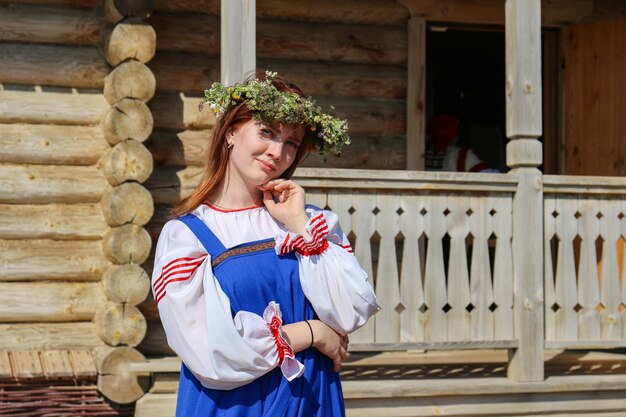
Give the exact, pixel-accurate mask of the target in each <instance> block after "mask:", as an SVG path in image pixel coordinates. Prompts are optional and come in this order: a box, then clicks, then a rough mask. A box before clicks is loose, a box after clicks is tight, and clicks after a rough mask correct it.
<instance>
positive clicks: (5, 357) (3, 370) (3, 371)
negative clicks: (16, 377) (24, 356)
mask: <svg viewBox="0 0 626 417" xmlns="http://www.w3.org/2000/svg"><path fill="white" fill-rule="evenodd" d="M9 378H13V370H12V368H11V358H9V352H7V351H0V379H9Z"/></svg>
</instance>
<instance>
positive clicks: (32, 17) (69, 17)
mask: <svg viewBox="0 0 626 417" xmlns="http://www.w3.org/2000/svg"><path fill="white" fill-rule="evenodd" d="M0 28H2V31H0V41H9V42H14V41H17V42H39V43H55V44H63V45H94V46H99V45H100V43H101V42H102V37H103V32H104V20H102V18H101V15H100V11H99V10H97V9H73V8H62V7H45V6H30V5H17V4H10V5H6V6H3V7H2V13H0Z"/></svg>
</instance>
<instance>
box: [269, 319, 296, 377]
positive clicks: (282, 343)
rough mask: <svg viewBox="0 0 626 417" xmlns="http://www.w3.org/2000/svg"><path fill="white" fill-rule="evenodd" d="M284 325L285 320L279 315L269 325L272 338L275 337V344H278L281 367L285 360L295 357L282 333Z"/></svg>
mask: <svg viewBox="0 0 626 417" xmlns="http://www.w3.org/2000/svg"><path fill="white" fill-rule="evenodd" d="M282 324H283V320H282V319H281V318H280V317H279V316H278V315H276V316H274V317H272V321H271V322H270V323H268V326H269V328H270V331H271V332H272V336H273V337H274V342H275V343H276V350H277V351H278V364H279V365H282V364H283V362H284V361H285V358H293V357H295V355H294V353H293V349H292V348H291V346H289V343H287V341H286V340H285V338H284V337H283V335H282V333H281V331H280V327H281V326H282Z"/></svg>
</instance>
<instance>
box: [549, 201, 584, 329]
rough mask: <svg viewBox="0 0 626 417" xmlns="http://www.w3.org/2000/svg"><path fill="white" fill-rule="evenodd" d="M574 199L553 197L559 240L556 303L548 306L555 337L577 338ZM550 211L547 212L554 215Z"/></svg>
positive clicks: (576, 221)
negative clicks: (554, 199) (552, 316)
mask: <svg viewBox="0 0 626 417" xmlns="http://www.w3.org/2000/svg"><path fill="white" fill-rule="evenodd" d="M577 212H578V199H577V198H571V197H569V198H563V197H559V198H558V199H557V200H556V207H555V212H553V213H554V214H556V216H557V217H556V220H555V221H556V225H555V232H556V236H557V237H558V239H559V242H558V245H559V247H558V251H557V263H556V280H555V301H556V304H557V305H550V306H548V307H549V308H554V309H557V310H556V314H555V319H556V322H555V326H556V328H555V339H556V340H575V339H577V338H578V315H577V312H576V305H577V304H578V289H577V280H578V278H577V274H576V259H575V254H574V239H575V238H576V235H577V234H578V229H579V228H578V220H577V218H576V216H577V214H576V213H577ZM553 213H550V215H554V214H553Z"/></svg>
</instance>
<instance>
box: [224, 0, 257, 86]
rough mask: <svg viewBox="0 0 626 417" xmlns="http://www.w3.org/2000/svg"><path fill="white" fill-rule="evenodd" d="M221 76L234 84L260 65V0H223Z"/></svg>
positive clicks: (228, 83) (225, 81) (225, 82)
mask: <svg viewBox="0 0 626 417" xmlns="http://www.w3.org/2000/svg"><path fill="white" fill-rule="evenodd" d="M221 7H222V9H221V19H222V20H221V25H222V26H221V70H222V75H221V80H222V83H224V84H225V85H233V84H235V83H237V82H239V81H241V80H243V79H244V78H245V77H246V76H247V75H250V74H251V73H252V72H253V71H254V70H255V69H256V0H222V6H221Z"/></svg>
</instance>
